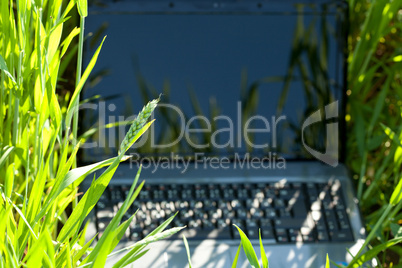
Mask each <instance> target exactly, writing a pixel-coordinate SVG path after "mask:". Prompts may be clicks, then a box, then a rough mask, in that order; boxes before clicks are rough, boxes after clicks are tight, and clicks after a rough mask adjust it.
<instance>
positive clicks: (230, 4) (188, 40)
mask: <svg viewBox="0 0 402 268" xmlns="http://www.w3.org/2000/svg"><path fill="white" fill-rule="evenodd" d="M89 13H90V15H89V16H88V17H87V19H86V25H85V30H86V33H87V34H88V33H89V34H90V35H89V37H88V39H87V41H86V45H85V46H86V47H85V49H86V50H85V52H86V53H85V55H86V56H85V58H86V61H87V62H88V61H89V59H90V57H91V55H92V54H93V53H94V51H95V50H96V48H97V46H98V45H99V43H100V41H101V39H102V38H103V36H105V35H107V38H106V41H105V43H104V45H103V48H102V51H101V54H100V56H99V59H98V62H97V64H96V66H95V68H94V70H93V72H92V75H91V77H90V81H89V83H88V86H87V88H86V89H85V90H84V92H83V96H82V99H86V100H89V101H88V102H85V103H84V104H83V105H82V106H81V110H80V115H81V121H82V128H83V129H84V130H86V129H89V128H90V127H97V126H104V125H107V126H108V127H107V128H104V127H100V128H99V131H98V132H97V133H95V134H94V135H93V136H92V138H91V139H90V140H88V141H87V142H86V143H85V144H84V145H83V149H82V150H81V151H82V152H81V154H82V155H81V160H82V162H83V163H86V164H89V163H93V162H96V161H100V160H104V159H106V158H109V157H113V156H115V155H116V154H117V150H118V148H119V144H120V142H121V140H122V139H123V138H124V135H125V133H126V132H127V130H128V128H129V126H127V125H125V124H124V122H129V121H130V120H132V119H134V118H135V116H136V113H137V112H138V111H140V110H141V109H142V107H143V105H144V104H146V103H147V102H148V101H150V100H152V99H155V98H160V103H159V105H158V107H157V108H156V110H155V112H154V114H153V118H154V119H156V120H155V122H154V123H153V125H152V127H151V128H150V129H149V130H148V131H147V133H146V134H144V135H143V136H142V137H141V139H139V140H138V141H137V142H136V143H135V144H134V145H133V147H132V148H131V149H130V150H129V151H128V154H130V155H131V156H132V157H131V159H130V160H127V161H126V162H124V163H121V164H120V166H119V168H118V169H117V171H116V173H115V176H114V177H113V179H112V180H111V182H110V185H109V186H108V188H107V190H106V191H105V193H104V195H103V196H102V198H101V199H100V201H99V202H98V204H97V206H96V208H95V210H94V213H93V215H92V217H93V220H92V223H91V228H90V232H89V235H95V234H96V233H97V232H98V233H99V235H101V234H102V231H103V230H104V229H105V227H106V225H107V223H108V222H109V221H110V219H111V217H113V215H114V213H116V211H117V209H118V207H119V205H120V204H121V202H122V201H123V200H124V198H125V192H126V191H127V190H128V189H129V186H130V185H131V183H132V182H133V180H134V177H135V174H136V173H137V170H138V168H139V166H140V165H142V173H141V179H142V180H146V183H145V186H144V188H143V190H142V191H141V193H140V195H139V197H138V198H137V200H136V201H135V202H134V203H133V205H132V208H130V213H134V212H135V211H137V209H138V212H137V214H136V216H135V219H134V221H133V222H132V223H131V225H130V228H129V230H128V231H127V233H126V235H125V237H124V239H123V240H122V242H120V243H119V245H118V247H117V250H118V249H121V248H124V247H127V246H128V245H130V244H132V243H134V242H135V241H138V240H139V239H141V238H143V237H145V236H146V235H147V234H148V233H149V232H150V231H152V230H153V229H154V228H156V227H157V226H158V225H159V224H160V223H161V222H163V221H164V220H165V219H167V218H168V217H170V216H172V215H174V213H175V212H178V214H177V216H176V218H175V219H174V220H173V222H172V223H171V227H175V226H187V228H186V229H184V230H183V231H181V232H180V233H178V234H177V235H174V236H173V237H171V238H169V239H166V240H164V241H160V242H157V243H154V244H151V245H150V246H149V248H151V250H150V251H149V252H148V253H147V254H146V255H144V256H143V257H142V258H141V259H140V260H138V261H136V262H134V266H135V267H187V266H188V259H187V254H186V250H185V247H184V243H183V240H182V235H185V236H186V238H187V240H188V242H189V251H190V253H191V261H192V264H193V267H231V265H232V262H233V260H234V258H235V255H236V252H237V249H238V246H239V244H240V237H239V234H238V232H237V230H236V229H235V228H234V227H233V224H236V225H237V226H239V227H240V228H241V229H242V230H243V231H244V232H245V233H246V235H247V236H248V237H249V238H250V240H251V242H252V244H253V246H254V247H255V249H256V252H257V255H258V256H259V254H258V252H259V241H258V236H259V230H261V236H262V241H263V244H264V248H265V250H266V252H267V256H268V259H269V262H270V266H271V267H294V268H296V267H324V265H325V258H326V255H327V254H328V255H329V258H330V259H331V260H333V261H334V262H336V263H338V264H346V263H348V262H349V261H350V260H351V256H350V254H349V253H348V250H347V249H349V250H350V251H351V252H352V253H353V252H356V250H358V249H359V245H361V244H362V240H363V239H364V228H363V225H362V221H361V217H360V213H359V209H358V205H357V203H358V202H357V200H356V198H355V195H354V192H353V185H352V181H351V178H350V176H349V174H348V171H347V169H346V167H345V165H344V162H343V161H344V159H345V157H344V156H345V153H346V151H345V146H346V136H345V135H346V134H345V133H346V132H345V122H344V118H345V105H346V103H345V101H346V99H345V95H346V55H345V49H346V36H347V31H346V30H347V29H346V26H347V5H346V3H345V2H343V1H326V0H283V1H231V0H225V1H190V0H186V1H184V0H182V1H157V0H147V1H141V0H138V1H129V0H122V1H107V0H98V1H93V2H92V3H91V5H90V7H89ZM121 122H123V123H121ZM91 179H92V178H91ZM85 183H86V182H84V185H85ZM122 254H124V253H122ZM121 256H122V255H121V254H116V255H114V256H113V257H111V258H108V262H107V265H108V266H110V267H111V266H112V265H113V263H114V262H116V260H118V259H119V258H120V257H121ZM237 267H249V264H248V262H247V259H246V256H245V254H244V252H243V251H242V252H241V254H240V257H239V260H238V266H237Z"/></svg>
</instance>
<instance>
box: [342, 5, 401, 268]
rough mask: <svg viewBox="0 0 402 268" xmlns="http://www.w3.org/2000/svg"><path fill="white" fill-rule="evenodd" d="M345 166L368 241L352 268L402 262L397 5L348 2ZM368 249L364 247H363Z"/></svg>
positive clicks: (399, 77)
mask: <svg viewBox="0 0 402 268" xmlns="http://www.w3.org/2000/svg"><path fill="white" fill-rule="evenodd" d="M349 4H350V20H351V22H350V35H349V46H350V47H349V50H350V54H349V55H350V56H349V59H348V60H349V70H348V77H349V81H348V83H349V87H348V92H347V95H348V103H349V106H348V114H347V117H346V119H347V121H348V125H349V127H348V129H350V130H351V131H350V133H349V134H348V149H347V152H348V154H347V157H348V159H347V163H349V165H350V167H351V170H352V171H353V172H354V174H355V175H354V178H355V185H356V189H357V197H358V199H359V201H360V207H361V209H362V212H363V215H364V218H365V221H366V227H367V231H368V236H367V239H366V241H365V244H364V248H366V250H368V251H367V252H366V253H364V254H363V253H362V251H361V252H359V253H358V254H357V256H356V258H355V261H354V262H353V263H352V264H350V267H356V266H359V265H361V264H362V262H363V261H364V260H369V259H371V258H373V257H375V258H376V262H377V263H378V265H380V266H383V267H389V266H391V265H395V264H397V263H400V262H401V261H402V258H401V256H402V248H401V246H400V245H398V243H400V242H401V234H400V230H401V228H400V225H401V224H402V211H401V207H402V202H401V194H402V193H401V191H402V190H401V175H402V173H401V171H402V170H401V163H402V157H401V156H402V154H401V152H402V148H401V141H402V135H401V128H400V125H401V119H402V118H401V112H402V109H401V108H402V102H401V97H402V95H401V93H402V91H401V88H402V84H401V75H402V56H401V55H402V51H401V45H400V44H401V41H402V38H401V36H402V17H401V10H402V3H401V1H391V0H387V1H378V0H377V1H371V2H366V1H362V0H351V1H349ZM366 246H367V247H366Z"/></svg>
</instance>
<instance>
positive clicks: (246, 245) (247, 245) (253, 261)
mask: <svg viewBox="0 0 402 268" xmlns="http://www.w3.org/2000/svg"><path fill="white" fill-rule="evenodd" d="M233 225H234V226H235V227H236V228H237V230H238V231H239V234H240V238H241V243H242V244H243V250H244V253H246V256H247V259H248V261H249V262H250V265H251V267H254V268H260V264H259V262H258V258H257V255H256V254H255V251H254V249H253V246H252V245H251V242H250V240H249V239H248V238H247V236H246V234H245V233H244V232H243V231H242V230H241V229H240V228H239V227H238V226H237V225H236V224H233Z"/></svg>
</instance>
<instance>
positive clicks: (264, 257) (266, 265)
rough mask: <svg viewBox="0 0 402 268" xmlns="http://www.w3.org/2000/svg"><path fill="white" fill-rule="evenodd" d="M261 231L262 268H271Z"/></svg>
mask: <svg viewBox="0 0 402 268" xmlns="http://www.w3.org/2000/svg"><path fill="white" fill-rule="evenodd" d="M258 231H259V233H260V234H259V236H260V251H261V259H262V267H263V268H269V262H268V258H267V254H266V253H265V249H264V245H263V244H262V240H261V229H259V230H258Z"/></svg>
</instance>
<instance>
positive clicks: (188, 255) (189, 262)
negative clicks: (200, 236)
mask: <svg viewBox="0 0 402 268" xmlns="http://www.w3.org/2000/svg"><path fill="white" fill-rule="evenodd" d="M183 243H184V247H185V248H186V252H187V259H188V267H189V268H191V267H192V265H191V255H190V249H189V247H188V243H187V238H186V236H185V235H183Z"/></svg>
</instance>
